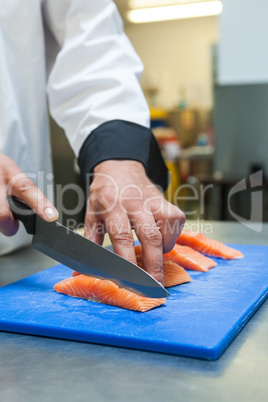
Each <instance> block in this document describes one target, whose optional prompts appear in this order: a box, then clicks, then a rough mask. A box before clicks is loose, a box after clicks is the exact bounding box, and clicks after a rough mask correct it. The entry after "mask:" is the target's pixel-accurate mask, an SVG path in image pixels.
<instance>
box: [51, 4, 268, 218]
mask: <svg viewBox="0 0 268 402" xmlns="http://www.w3.org/2000/svg"><path fill="white" fill-rule="evenodd" d="M114 2H115V3H116V5H117V7H118V10H119V12H120V14H121V17H122V19H123V22H124V26H125V32H126V34H127V36H128V37H129V39H130V41H131V42H132V44H133V46H134V48H135V49H136V51H137V53H138V54H139V56H140V57H141V59H142V61H143V63H144V74H143V76H142V79H141V85H142V88H143V91H144V94H145V96H146V99H147V101H148V104H149V106H150V111H151V127H152V130H153V132H154V134H155V136H156V138H157V140H158V143H159V146H160V148H161V150H162V153H163V156H164V158H165V161H166V164H167V166H168V168H169V171H170V177H171V181H170V186H169V188H168V190H167V192H166V198H167V199H169V201H171V202H173V203H175V204H177V205H179V206H180V208H181V209H183V210H184V211H185V213H186V216H187V218H191V219H192V218H199V219H214V220H233V219H236V218H235V215H236V217H237V216H240V217H241V218H244V219H250V217H251V212H252V211H251V199H252V197H251V196H252V191H262V192H263V204H262V205H260V208H261V211H260V212H261V213H259V215H258V219H262V220H265V221H268V208H267V207H268V197H267V187H268V186H267V176H266V175H267V172H268V157H267V151H268V49H267V37H268V24H267V21H266V19H267V14H268V2H266V1H264V0H254V2H253V1H252V0H243V1H242V0H237V1H233V0H223V1H218V0H210V1H203V0H181V1H180V0H115V1H114ZM51 133H52V135H51V141H52V149H53V163H54V171H55V184H56V186H57V184H61V185H62V184H63V185H67V184H68V183H69V182H70V180H72V182H77V183H78V185H81V183H80V178H79V172H78V169H77V166H76V162H75V158H74V155H73V152H72V150H71V148H70V147H69V144H68V142H67V140H66V138H65V136H64V133H63V132H62V131H61V130H60V129H59V127H57V126H56V124H55V123H54V122H53V121H51ZM255 172H260V174H261V182H260V180H259V181H258V183H257V184H256V186H255V187H254V188H253V189H251V188H250V185H251V186H252V184H253V185H254V183H253V182H252V180H251V181H250V175H251V174H253V173H255ZM241 180H243V183H245V186H244V187H245V188H244V189H243V190H241V191H239V192H237V193H235V194H233V195H232V197H231V198H229V196H230V190H231V189H232V188H233V187H234V186H235V185H236V183H238V182H240V181H241ZM56 196H57V191H56ZM76 203H77V199H76V194H75V193H73V192H72V191H71V190H70V191H69V192H68V191H67V192H66V193H65V194H64V205H65V206H66V209H68V210H70V209H73V210H74V214H73V215H74V218H75V219H77V221H81V222H82V220H83V217H82V216H76V214H75V206H76ZM228 204H229V207H228ZM62 221H63V222H64V223H65V217H64V216H63V217H62Z"/></svg>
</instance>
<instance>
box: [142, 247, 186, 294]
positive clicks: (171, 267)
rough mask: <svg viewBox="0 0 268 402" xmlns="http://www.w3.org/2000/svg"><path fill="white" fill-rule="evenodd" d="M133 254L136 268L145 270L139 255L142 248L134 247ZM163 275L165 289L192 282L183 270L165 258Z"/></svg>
mask: <svg viewBox="0 0 268 402" xmlns="http://www.w3.org/2000/svg"><path fill="white" fill-rule="evenodd" d="M135 252H136V258H137V263H138V266H139V267H141V268H142V269H145V268H144V263H143V258H142V254H141V253H142V248H141V246H140V245H139V246H137V247H135ZM163 273H164V286H165V288H168V287H171V286H176V285H181V284H182V283H187V282H191V280H192V278H191V277H190V275H188V273H187V272H186V271H185V269H184V268H182V267H181V266H180V265H178V264H176V263H175V262H174V261H171V260H167V259H166V258H163Z"/></svg>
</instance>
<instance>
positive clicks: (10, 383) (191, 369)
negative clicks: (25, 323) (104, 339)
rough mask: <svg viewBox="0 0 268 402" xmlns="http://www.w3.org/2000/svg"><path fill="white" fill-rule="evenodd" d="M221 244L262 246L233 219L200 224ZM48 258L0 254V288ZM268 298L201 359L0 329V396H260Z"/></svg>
mask: <svg viewBox="0 0 268 402" xmlns="http://www.w3.org/2000/svg"><path fill="white" fill-rule="evenodd" d="M207 223H208V224H211V225H212V226H211V227H212V228H213V237H214V238H216V239H218V240H221V241H223V242H228V243H244V244H262V245H268V224H264V226H263V231H262V232H261V233H255V232H253V231H252V230H249V229H247V228H245V227H244V226H242V225H241V224H238V223H231V222H226V223H225V222H224V223H222V222H207ZM55 264H56V262H55V261H53V260H51V259H49V258H47V257H45V256H43V255H42V254H40V253H39V252H37V251H35V250H32V249H23V250H19V251H17V252H15V253H13V254H11V255H9V256H5V257H0V286H4V285H5V284H7V283H11V282H14V281H16V280H19V279H21V278H23V277H26V276H28V275H31V274H33V273H35V272H37V271H40V270H42V269H46V268H48V267H51V266H53V265H55ZM267 373H268V300H267V301H266V302H265V303H264V304H263V305H262V306H261V307H260V308H259V310H258V311H257V312H256V313H255V314H254V316H253V317H252V318H251V319H250V321H249V322H248V323H247V325H246V326H245V327H244V328H243V330H242V331H241V332H240V334H238V336H237V337H236V338H235V340H234V341H233V342H232V344H231V345H230V346H229V347H228V349H227V350H226V351H225V353H224V354H223V355H222V356H221V357H220V359H219V360H217V361H213V362H209V361H203V360H198V359H192V358H183V357H178V356H170V355H164V354H160V353H152V352H145V351H144V352H143V351H138V350H129V349H123V348H115V347H110V346H101V345H93V344H87V343H82V342H74V341H65V340H58V339H51V338H43V337H37V336H29V335H19V334H11V333H4V332H0V401H3V402H24V401H27V402H39V401H46V402H49V401H59V400H61V401H64V402H69V401H70V402H76V401H78V402H79V401H94V402H98V401H107V400H109V401H110V402H113V401H117V402H121V401H122V402H125V401H127V402H132V401H133V402H134V401H135V402H136V401H137V400H139V401H153V402H158V401H159V402H160V401H161V402H162V401H163V400H164V401H168V402H169V401H170V402H173V401H179V400H180V401H187V402H188V401H189V402H191V401H203V400H204V401H206V402H208V401H215V400H216V401H217V402H221V401H228V402H229V401H236V402H237V401H243V402H245V401H253V400H254V401H257V402H259V401H266V400H267V395H268V381H267Z"/></svg>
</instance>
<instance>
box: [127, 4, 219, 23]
mask: <svg viewBox="0 0 268 402" xmlns="http://www.w3.org/2000/svg"><path fill="white" fill-rule="evenodd" d="M222 8H223V5H222V2H221V1H219V0H214V1H202V2H198V3H191V4H181V5H176V6H166V7H151V8H143V9H138V10H131V11H129V12H128V13H127V17H128V19H129V21H131V22H134V23H137V24H138V23H143V22H155V21H170V20H177V19H182V18H196V17H208V16H212V15H219V14H220V13H221V12H222Z"/></svg>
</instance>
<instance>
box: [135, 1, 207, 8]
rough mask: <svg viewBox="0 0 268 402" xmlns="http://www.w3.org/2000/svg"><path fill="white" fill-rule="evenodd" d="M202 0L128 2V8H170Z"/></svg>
mask: <svg viewBox="0 0 268 402" xmlns="http://www.w3.org/2000/svg"><path fill="white" fill-rule="evenodd" d="M200 1H204V0H129V2H128V5H129V8H147V7H159V6H171V5H174V4H176V5H178V4H183V3H184V4H185V3H197V2H200Z"/></svg>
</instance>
